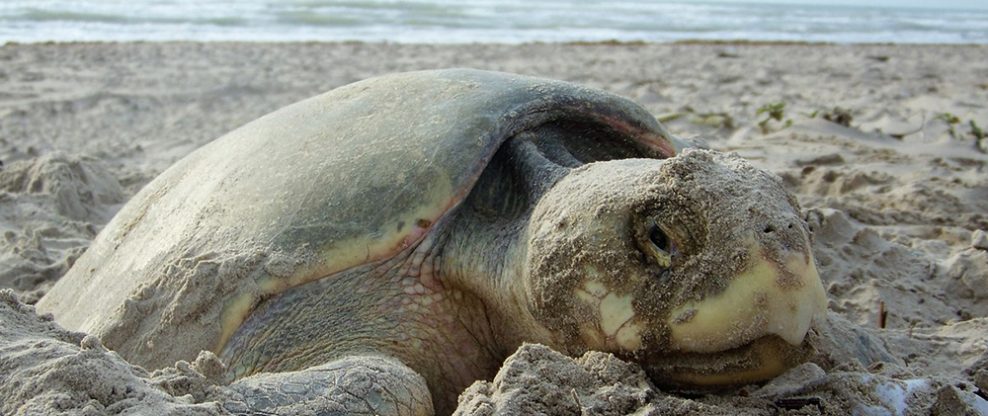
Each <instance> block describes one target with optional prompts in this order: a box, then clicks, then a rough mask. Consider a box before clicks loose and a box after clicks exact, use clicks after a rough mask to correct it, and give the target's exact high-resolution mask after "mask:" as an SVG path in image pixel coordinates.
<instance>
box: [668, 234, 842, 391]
mask: <svg viewBox="0 0 988 416" xmlns="http://www.w3.org/2000/svg"><path fill="white" fill-rule="evenodd" d="M751 247H752V249H751V253H750V254H751V256H750V258H751V259H752V261H751V263H750V265H749V266H748V268H747V269H746V270H745V271H744V272H743V273H742V274H741V275H739V276H737V277H736V278H734V279H732V280H731V282H730V284H729V285H728V286H727V288H726V289H725V290H724V291H723V292H721V293H719V294H717V295H715V296H708V297H706V298H704V299H702V300H699V301H695V302H689V303H686V304H684V305H681V306H679V307H678V308H676V309H675V310H673V311H672V313H671V314H670V318H669V322H668V325H669V328H670V330H671V336H670V341H671V344H670V349H672V350H675V351H679V352H683V353H701V354H710V353H721V352H725V351H728V350H731V349H737V348H739V347H742V346H744V345H746V344H750V343H752V342H753V341H755V340H758V339H760V338H763V337H768V336H773V337H778V338H779V339H781V340H784V341H785V343H788V344H791V345H793V346H797V345H799V344H801V343H802V342H803V338H804V337H805V335H806V333H807V331H809V328H810V324H811V323H812V322H813V321H814V320H818V319H822V318H824V317H825V315H826V310H827V299H826V296H825V294H824V290H823V285H822V283H821V282H820V276H819V275H818V273H817V271H816V267H815V266H814V264H813V257H812V255H804V254H802V253H791V254H789V255H787V256H785V257H784V258H783V259H782V261H781V262H777V261H772V260H769V258H768V257H767V256H765V255H764V253H763V252H762V249H761V248H759V246H758V245H757V244H754V243H753V244H752V245H751ZM780 347H781V345H780V346H774V347H771V348H769V347H768V346H759V345H752V348H750V351H747V352H746V353H745V354H747V355H749V356H751V358H755V357H756V356H757V357H758V358H757V359H753V360H749V361H750V362H751V363H752V365H754V366H756V367H757V368H747V369H738V370H737V371H727V372H726V373H719V374H715V373H714V372H711V373H710V374H709V375H700V374H696V375H694V376H691V377H690V378H691V379H694V380H693V381H692V382H691V384H732V383H737V382H746V381H755V380H757V379H767V378H770V377H773V376H775V375H778V374H779V373H781V372H782V371H784V370H785V369H786V368H788V366H789V365H783V364H784V363H783V362H782V361H784V359H783V357H782V356H781V355H783V354H778V353H773V352H772V351H773V350H774V349H778V348H780ZM773 356H776V357H778V358H773ZM701 379H706V381H704V380H701ZM742 379H743V380H742Z"/></svg>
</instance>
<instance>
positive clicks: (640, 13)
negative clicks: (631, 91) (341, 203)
mask: <svg viewBox="0 0 988 416" xmlns="http://www.w3.org/2000/svg"><path fill="white" fill-rule="evenodd" d="M822 1H825V0H822ZM822 1H821V2H822ZM805 3H806V1H802V2H801V3H800V4H798V5H794V4H766V3H743V2H738V1H721V2H718V1H716V0H713V1H704V2H698V1H692V2H687V1H678V2H677V1H648V0H618V1H593V0H586V1H580V0H505V1H495V0H479V1H466V0H465V1H450V0H412V1H394V0H280V1H279V0H223V1H210V0H73V1H70V0H0V43H2V42H9V41H16V42H43V41H96V40H98V41H118V40H149V41H159V40H207V41H208V40H248V41H255V40H256V41H300V40H323V41H348V40H358V41H387V42H439V43H469V42H499V43H520V42H539V41H542V42H559V41H606V40H618V41H658V42H662V41H673V40H682V39H749V40H783V41H813V42H821V41H822V42H838V43H856V42H897V43H898V42H901V43H978V44H988V8H972V9H963V8H940V9H934V8H909V7H892V6H883V7H877V6H835V5H822V4H817V5H814V4H805ZM861 3H862V4H869V2H867V1H862V2H861Z"/></svg>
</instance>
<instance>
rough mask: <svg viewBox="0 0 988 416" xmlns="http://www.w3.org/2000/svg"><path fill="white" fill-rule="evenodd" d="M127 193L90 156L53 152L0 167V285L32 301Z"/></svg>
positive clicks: (85, 245)
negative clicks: (22, 294)
mask: <svg viewBox="0 0 988 416" xmlns="http://www.w3.org/2000/svg"><path fill="white" fill-rule="evenodd" d="M126 198H127V195H126V194H125V193H124V190H123V189H122V188H121V187H120V184H119V183H118V182H117V180H116V179H115V178H114V177H113V176H112V175H111V174H110V173H109V172H107V170H106V169H104V168H103V167H102V164H101V163H100V162H98V161H97V160H95V159H92V158H87V157H79V156H64V155H58V154H52V155H45V156H40V157H35V158H31V159H25V160H19V161H15V162H13V163H11V164H10V165H8V166H4V167H3V169H2V170H0V232H2V233H3V244H0V287H6V288H13V289H16V290H18V291H21V293H24V294H25V295H24V296H25V297H26V300H27V301H29V302H31V303H33V302H34V301H36V300H37V299H38V298H39V297H40V296H41V295H42V294H43V293H44V291H45V290H46V289H47V287H48V286H49V285H50V284H52V283H54V281H55V280H57V279H58V278H59V277H61V276H62V275H63V274H65V272H66V271H67V270H68V269H69V267H71V266H72V263H73V262H74V261H75V259H76V258H78V257H79V255H80V254H82V252H83V251H84V250H85V249H86V247H88V246H89V243H90V241H91V240H92V239H93V237H95V236H96V233H97V232H98V231H99V229H100V228H101V227H102V226H103V224H105V223H106V222H107V221H109V219H110V217H111V216H112V215H113V213H115V212H116V210H117V208H119V206H120V204H122V203H123V202H124V201H125V200H126Z"/></svg>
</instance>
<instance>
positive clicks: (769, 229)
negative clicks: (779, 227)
mask: <svg viewBox="0 0 988 416" xmlns="http://www.w3.org/2000/svg"><path fill="white" fill-rule="evenodd" d="M762 231H763V232H764V233H765V234H771V233H774V232H775V227H773V226H771V225H766V226H765V229H764V230H762Z"/></svg>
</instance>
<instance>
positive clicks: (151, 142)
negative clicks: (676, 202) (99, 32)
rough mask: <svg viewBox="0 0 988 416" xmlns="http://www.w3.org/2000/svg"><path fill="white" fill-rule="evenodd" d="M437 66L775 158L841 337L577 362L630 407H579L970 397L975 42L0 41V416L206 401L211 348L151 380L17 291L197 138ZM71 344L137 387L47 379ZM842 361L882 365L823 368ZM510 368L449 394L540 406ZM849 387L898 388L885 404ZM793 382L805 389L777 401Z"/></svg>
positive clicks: (971, 401)
mask: <svg viewBox="0 0 988 416" xmlns="http://www.w3.org/2000/svg"><path fill="white" fill-rule="evenodd" d="M445 67H471V68H478V69H487V70H496V71H506V72H514V73H520V74H526V75H534V76H540V77H547V78H554V79H561V80H566V81H571V82H575V83H580V84H584V85H587V86H591V87H595V88H600V89H603V90H606V91H609V92H613V93H616V94H618V95H621V96H624V97H628V98H630V99H632V100H634V101H636V102H638V103H640V104H641V105H642V106H644V107H645V108H646V109H647V110H649V111H650V112H651V113H652V114H654V115H655V116H656V117H657V118H658V119H659V120H660V121H662V122H663V123H664V124H665V125H666V126H667V127H668V128H669V130H671V131H672V132H673V133H675V134H677V135H678V136H680V137H683V138H687V139H689V140H690V141H692V142H694V143H697V144H699V145H702V146H706V147H709V148H711V149H715V150H719V151H724V152H737V153H738V154H740V155H741V156H743V157H745V158H747V159H748V160H750V161H751V162H752V163H753V164H754V165H756V166H757V167H760V168H763V169H766V170H769V171H771V172H774V173H775V174H777V175H779V176H780V177H781V178H782V179H783V181H784V183H785V184H786V186H787V188H788V189H789V191H791V192H793V193H794V194H795V195H796V196H797V197H798V200H799V203H800V204H801V206H802V209H803V211H804V215H805V218H806V220H807V221H808V223H809V224H810V228H811V229H812V230H813V232H814V237H813V239H814V240H813V249H814V255H815V257H816V260H817V267H818V269H819V271H820V276H821V278H822V279H823V283H824V287H825V288H826V290H827V295H828V297H829V316H830V320H831V324H832V325H833V327H832V328H829V329H826V328H825V329H822V330H821V331H820V333H821V334H824V335H821V336H822V337H824V338H826V339H827V340H824V341H821V342H823V343H827V342H831V343H832V342H837V343H838V344H840V343H842V342H843V341H841V339H842V338H841V337H853V338H855V339H857V340H858V341H848V345H847V346H844V347H841V346H839V345H838V346H832V347H833V349H832V350H830V353H829V355H826V354H824V355H826V356H820V357H817V359H815V360H814V361H813V362H812V363H811V364H806V365H804V366H802V367H797V369H795V370H793V372H792V373H787V374H786V375H784V376H782V377H781V378H780V379H778V380H776V381H773V382H771V383H770V384H769V385H765V386H748V387H744V388H742V389H741V390H734V391H730V392H720V393H717V394H712V395H700V396H695V397H694V396H690V397H683V396H681V395H675V394H668V393H664V392H661V391H659V390H658V389H655V388H653V387H649V386H647V384H648V382H647V381H646V380H644V378H643V376H642V374H641V373H640V370H637V369H635V368H624V367H622V368H621V370H620V371H621V373H620V374H618V375H615V374H617V373H608V374H606V375H601V374H596V373H593V374H589V373H588V374H589V375H588V376H587V377H589V379H592V380H594V381H593V382H594V383H598V384H593V383H590V384H588V385H584V384H586V383H584V384H581V385H580V386H583V387H580V388H586V389H588V390H587V393H586V394H587V396H586V397H587V400H588V402H581V404H580V406H581V407H585V406H588V403H589V401H590V399H591V398H592V399H593V400H597V401H599V402H600V403H605V404H606V403H611V404H613V403H614V401H613V400H611V401H609V399H607V398H606V397H604V396H605V395H604V393H601V392H602V391H604V390H601V389H603V388H604V387H606V386H609V385H612V384H615V383H616V384H620V383H626V385H625V386H624V390H621V392H620V393H619V396H621V397H625V398H628V399H627V400H625V401H621V403H622V406H625V407H623V408H616V407H615V408H606V409H608V410H602V409H605V407H606V406H605V407H600V408H598V410H599V411H598V412H596V413H599V414H622V413H631V412H634V411H640V412H642V413H648V412H662V411H679V412H683V411H692V412H694V413H697V414H723V413H745V414H776V413H774V412H777V411H782V412H794V413H793V414H847V413H848V412H851V411H859V412H861V413H862V414H897V413H896V411H897V410H901V411H902V412H904V413H902V414H911V413H909V412H911V411H916V412H918V413H922V414H926V413H928V412H933V411H938V412H943V413H941V414H960V413H951V412H963V411H972V412H977V411H980V412H988V404H984V403H986V402H985V399H984V397H985V395H986V392H988V137H986V133H985V130H986V129H988V47H985V46H944V45H923V46H919V45H853V46H851V45H829V44H790V43H775V44H764V43H688V42H687V43H675V44H637V43H635V44H621V43H591V44H548V43H547V44H523V45H490V44H476V45H398V44H368V43H154V42H151V43H144V42H135V43H79V44H8V45H5V46H2V47H0V162H2V164H0V233H2V237H3V238H0V289H11V290H12V293H13V294H14V295H16V296H17V298H19V301H18V300H14V299H13V297H12V296H11V295H10V294H9V293H8V294H0V323H2V324H3V325H2V326H0V385H3V386H6V387H2V388H0V400H2V403H0V414H43V413H46V412H52V411H55V409H61V410H62V411H69V412H80V413H83V411H84V410H85V409H89V410H88V411H90V412H92V414H115V413H117V412H121V411H123V409H126V408H128V407H129V406H140V405H141V403H142V400H143V402H144V403H152V402H153V403H156V404H155V405H154V406H158V407H151V408H150V409H152V410H153V411H154V412H173V413H174V414H195V413H198V414H222V412H223V410H222V408H221V407H220V406H219V405H218V404H216V402H215V401H216V400H218V399H217V397H222V394H223V393H222V391H221V386H217V385H216V384H217V382H216V379H217V376H215V375H216V374H217V371H218V370H216V368H217V366H219V365H220V364H219V363H218V362H216V359H215V357H212V358H210V357H209V356H200V359H199V360H196V361H194V362H193V364H191V367H190V364H189V363H185V364H182V365H178V366H176V367H172V368H169V369H166V370H163V371H159V372H156V373H150V372H148V371H144V370H142V369H139V368H132V367H127V364H126V363H124V362H123V361H122V359H121V358H120V357H119V356H115V354H111V353H109V352H107V351H106V350H105V349H103V347H102V346H101V345H99V342H98V341H97V340H95V339H94V338H93V337H89V338H83V336H82V335H81V334H78V333H70V332H67V331H64V330H61V329H59V328H57V327H55V326H54V325H53V324H52V323H51V322H48V321H45V320H42V319H41V318H38V317H37V316H35V315H34V314H33V311H32V309H31V307H30V306H28V305H30V304H33V303H35V302H37V300H38V299H40V298H41V297H42V296H43V295H44V293H45V292H46V291H47V290H48V289H49V288H50V287H51V285H52V284H53V283H54V282H56V281H57V280H58V279H59V277H60V276H62V275H63V274H64V273H65V272H66V271H67V270H68V269H69V268H70V267H71V266H72V264H73V262H74V261H75V259H77V258H78V256H79V255H80V254H81V253H82V252H83V251H84V250H85V249H86V247H87V246H88V245H89V242H90V241H91V240H92V239H93V238H94V237H95V236H96V234H97V233H98V232H99V230H100V229H101V228H102V227H103V226H104V225H105V224H106V222H107V221H109V219H110V218H111V217H112V216H113V215H114V213H115V212H116V211H117V210H118V209H119V208H120V207H121V206H122V204H123V203H125V202H126V201H127V200H128V199H129V198H130V197H131V196H133V195H134V194H135V193H136V192H137V191H138V190H139V189H140V188H141V187H142V186H143V185H145V184H147V183H148V182H149V181H150V180H151V179H153V178H154V177H155V176H157V175H158V174H159V173H161V172H162V171H163V170H165V169H166V168H167V167H168V166H170V165H171V164H172V163H174V162H175V161H177V160H178V159H180V158H182V157H183V156H185V155H186V154H188V153H189V152H191V151H193V150H194V149H196V148H198V147H200V146H202V145H204V144H206V143H208V142H209V141H211V140H212V139H215V138H217V137H219V136H221V135H222V134H223V133H225V132H227V131H230V130H232V129H234V128H236V127H238V126H240V125H242V124H244V123H246V122H249V121H251V120H253V119H255V118H257V117H259V116H261V115H264V114H266V113H268V112H271V111H273V110H275V109H278V108H280V107H283V106H285V105H287V104H290V103H293V102H295V101H298V100H300V99H303V98H306V97H309V96H312V95H315V94H318V93H321V92H324V91H327V90H330V89H332V88H335V87H339V86H342V85H345V84H348V83H351V82H354V81H358V80H361V79H365V78H369V77H373V76H376V75H382V74H388V73H393V72H401V71H411V70H418V69H430V68H445ZM32 331H33V332H32ZM827 337H829V338H827ZM834 340H836V341H834ZM862 340H867V341H862ZM859 343H865V344H859ZM852 344H853V345H868V346H869V348H872V349H874V351H869V352H864V353H862V352H860V351H857V352H854V351H850V350H852V349H853V348H854V347H853V345H852ZM828 345H829V344H828ZM32 348H37V351H38V352H37V353H36V354H32V352H31V351H32ZM842 348H843V349H842ZM41 351H45V352H44V353H42V352H41ZM834 351H837V352H834ZM844 353H846V355H842V354H844ZM87 354H88V355H87ZM70 356H77V357H88V358H86V360H89V361H85V360H83V358H79V360H83V361H79V362H80V363H85V362H89V363H93V364H92V365H94V366H95V365H99V366H102V367H100V368H113V369H120V368H122V370H119V374H118V373H113V372H112V371H118V370H106V371H107V372H106V373H100V374H104V375H105V374H111V375H106V377H108V380H110V379H112V380H111V381H107V383H111V382H115V383H123V385H127V386H131V385H134V386H138V387H134V388H133V389H132V391H131V390H128V393H120V392H118V391H115V390H114V391H111V390H112V389H111V390H106V389H104V390H99V391H97V390H91V389H90V390H87V387H84V386H83V384H85V383H84V382H85V381H86V378H85V377H80V378H77V379H71V380H69V379H68V378H64V377H63V378H60V377H62V376H59V374H61V373H59V371H60V370H59V369H60V368H63V367H64V366H65V365H69V364H65V363H66V362H71V361H65V360H68V358H66V357H70ZM851 356H854V357H859V358H860V357H863V356H868V357H881V358H882V359H881V360H876V361H882V363H872V365H870V366H868V365H861V364H857V363H853V362H842V361H841V360H842V359H843V358H846V357H851ZM55 357H61V358H59V359H63V358H64V359H65V360H63V361H62V364H58V363H54V361H53V360H55ZM194 358H195V357H190V359H189V361H193V359H194ZM512 359H513V360H514V361H512V363H510V364H511V365H520V366H523V367H525V366H528V367H525V368H532V366H536V367H537V364H531V362H536V363H538V362H543V363H556V364H558V365H560V366H576V367H574V368H576V369H574V370H573V371H574V372H579V371H585V372H586V371H589V372H591V373H592V372H593V371H596V370H599V369H600V366H601V365H602V364H600V363H602V362H604V363H608V362H611V361H608V360H616V359H614V358H613V357H606V356H603V354H601V355H600V356H596V355H595V356H592V357H589V358H588V357H584V358H583V359H581V361H579V362H576V361H573V360H569V359H568V358H563V357H561V356H560V357H556V356H553V355H552V352H551V351H542V350H538V349H527V350H525V351H523V353H520V354H519V355H518V356H517V357H513V358H512ZM46 360H47V361H46ZM540 360H541V361H540ZM567 360H568V361H567ZM97 362H98V363H97ZM595 363H596V364H595ZM612 364H613V365H614V366H620V365H624V364H623V363H616V362H614V363H612ZM78 365H83V364H78ZM554 365H555V364H554ZM59 366H63V367H59ZM577 367H578V368H577ZM595 369H596V370H595ZM149 370H150V369H149ZM578 370H579V371H578ZM615 371H617V370H615ZM75 374H76V375H75V376H74V377H78V374H79V373H75ZM605 376H606V377H605ZM635 377H638V379H635ZM179 379H180V380H182V382H177V381H176V380H179ZM632 379H634V380H638V381H630V380H632ZM639 379H640V380H639ZM15 380H22V382H18V383H13V381H15ZM27 380H33V381H27ZM912 380H925V381H924V382H923V383H925V384H923V383H920V384H916V382H913V384H909V383H910V381H912ZM512 382H517V383H518V385H517V386H523V385H524V383H525V382H526V381H525V380H524V379H519V380H516V381H512V380H511V379H510V377H508V376H505V377H499V378H498V379H497V380H494V381H493V382H489V383H478V384H475V385H474V386H473V387H471V388H470V389H469V390H468V393H469V394H465V395H464V396H461V409H460V411H462V412H463V414H484V411H485V410H483V409H492V408H498V407H497V406H500V405H503V406H504V407H501V408H500V409H501V410H502V411H504V412H509V413H510V408H509V407H508V405H509V404H511V403H515V402H512V400H515V401H520V400H536V398H532V397H527V398H525V397H522V398H519V397H520V396H519V395H520V394H521V393H519V392H518V391H519V388H518V387H517V386H515V387H514V390H512V387H511V384H510V383H512ZM567 382H573V380H562V381H559V382H558V383H557V384H553V386H557V387H558V386H563V387H558V388H560V389H561V388H567V389H568V388H570V387H567V385H566V384H565V383H567ZM32 383H33V384H32ZM128 383H130V384H128ZM183 383H184V384H183ZM554 383H556V382H555V381H554ZM862 385H869V386H879V387H881V386H886V388H887V389H892V390H895V389H899V390H901V391H902V393H901V394H900V396H901V397H902V401H901V403H900V402H898V401H894V400H893V401H892V402H889V401H887V400H885V399H884V398H883V397H886V396H881V395H877V396H876V395H873V394H870V393H864V392H863V391H865V390H864V389H861V388H857V387H855V386H862ZM917 385H918V386H919V387H916V386H917ZM587 386H590V387H587ZM594 386H597V387H594ZM642 386H644V387H642ZM888 386H893V387H888ZM573 388H574V389H575V388H576V387H573ZM594 389H597V390H594ZM635 389H639V390H635ZM979 389H980V390H979ZM521 390H523V389H521ZM533 391H534V390H533ZM573 391H574V393H573V394H574V395H576V394H577V393H576V391H577V390H573ZM608 391H611V390H608ZM580 394H581V397H583V396H582V395H583V394H584V393H583V390H580ZM608 394H609V393H608ZM979 394H980V396H979ZM4 396H6V397H4ZM138 397H139V398H140V399H135V398H138ZM807 397H811V398H815V401H804V402H792V401H786V400H791V399H793V398H798V399H804V400H808V399H805V398H807ZM896 397H899V396H896ZM149 398H152V399H153V400H152V399H149ZM631 398H633V399H634V400H632V399H631ZM149 400H150V401H149ZM594 403H596V402H594ZM793 403H796V404H793ZM821 403H822V404H821ZM900 404H901V405H902V406H905V407H901V406H900ZM485 406H486V407H485ZM492 406H493V407H492ZM601 406H603V405H601ZM978 406H982V407H978ZM581 407H577V413H576V414H579V409H580V408H581ZM505 409H508V410H505ZM862 409H864V410H862ZM868 409H871V410H868ZM903 409H904V410H903ZM965 409H966V410H965ZM570 410H572V409H570ZM869 411H874V412H875V413H868V412H869ZM884 411H887V412H885V413H882V412H884ZM969 414H978V413H969ZM982 414H985V413H982Z"/></svg>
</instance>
